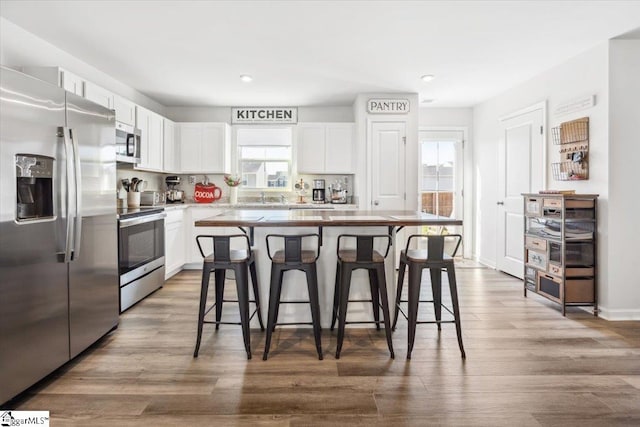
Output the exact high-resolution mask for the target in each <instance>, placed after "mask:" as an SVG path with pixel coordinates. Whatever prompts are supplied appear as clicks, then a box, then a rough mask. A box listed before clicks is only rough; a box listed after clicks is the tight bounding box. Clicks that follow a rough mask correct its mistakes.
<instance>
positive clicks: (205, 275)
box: [193, 266, 211, 357]
mask: <svg viewBox="0 0 640 427" xmlns="http://www.w3.org/2000/svg"><path fill="white" fill-rule="evenodd" d="M210 274H211V270H210V269H209V268H207V267H206V266H204V268H203V270H202V283H201V285H200V311H199V312H198V333H197V337H196V348H195V350H194V352H193V357H198V351H199V350H200V340H201V338H202V326H203V325H204V312H205V310H206V306H207V291H208V290H209V275H210Z"/></svg>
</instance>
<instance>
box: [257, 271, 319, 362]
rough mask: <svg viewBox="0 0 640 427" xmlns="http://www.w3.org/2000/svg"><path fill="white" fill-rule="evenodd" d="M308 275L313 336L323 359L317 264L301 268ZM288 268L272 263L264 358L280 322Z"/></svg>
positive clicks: (265, 358) (267, 355) (267, 354)
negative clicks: (284, 282)
mask: <svg viewBox="0 0 640 427" xmlns="http://www.w3.org/2000/svg"><path fill="white" fill-rule="evenodd" d="M301 270H302V271H304V272H305V274H306V277H307V288H308V290H309V304H310V305H311V319H312V324H313V336H314V339H315V342H316V350H317V352H318V359H320V360H322V343H321V336H320V334H321V330H320V298H319V296H318V273H317V270H316V265H315V263H314V264H308V265H305V266H304V267H303V268H301ZM285 271H286V270H285V269H283V268H282V267H280V266H278V265H277V264H271V281H270V285H269V315H268V318H267V337H266V340H265V344H264V354H263V355H262V360H267V358H268V357H269V349H270V348H271V337H272V336H273V331H274V330H275V328H276V323H277V322H278V313H279V311H280V296H281V294H282V280H283V278H284V272H285Z"/></svg>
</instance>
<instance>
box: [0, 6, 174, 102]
mask: <svg viewBox="0 0 640 427" xmlns="http://www.w3.org/2000/svg"><path fill="white" fill-rule="evenodd" d="M0 64H2V65H4V66H6V67H10V68H14V69H19V68H20V67H23V66H42V67H49V66H58V67H61V68H65V69H67V70H68V71H71V72H72V73H74V74H77V75H78V76H80V77H82V78H83V79H85V80H87V81H90V82H92V83H95V84H97V85H98V86H102V87H103V88H105V89H108V90H110V91H111V92H113V93H116V94H118V95H120V96H123V97H124V98H127V99H129V100H131V101H133V102H135V103H136V104H138V105H141V106H143V107H145V108H148V109H150V110H152V111H155V112H156V113H159V114H162V115H164V106H162V105H161V104H159V103H158V102H156V101H154V100H153V99H151V98H149V97H147V96H145V95H143V94H141V93H140V92H138V91H136V90H134V89H133V88H131V87H129V86H127V85H125V84H123V83H122V82H120V81H118V80H116V79H114V78H112V77H111V76H109V75H108V74H105V73H103V72H102V71H100V70H98V69H97V68H95V67H93V66H91V65H89V64H87V63H86V62H84V61H82V60H80V59H78V58H76V57H74V56H72V55H71V54H69V53H67V52H65V51H63V50H62V49H60V48H58V47H56V46H54V45H52V44H51V43H49V42H47V41H46V40H43V39H41V38H39V37H37V36H35V35H34V34H32V33H30V32H28V31H25V30H24V29H22V28H21V27H19V26H17V25H16V24H14V23H13V22H11V21H8V20H6V19H4V18H2V17H0Z"/></svg>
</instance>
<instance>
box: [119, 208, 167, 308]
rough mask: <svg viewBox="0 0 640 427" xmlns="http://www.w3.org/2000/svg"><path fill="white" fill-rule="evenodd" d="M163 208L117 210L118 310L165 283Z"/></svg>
mask: <svg viewBox="0 0 640 427" xmlns="http://www.w3.org/2000/svg"><path fill="white" fill-rule="evenodd" d="M165 216H166V214H165V213H164V208H163V207H157V206H153V207H141V208H137V209H121V210H119V211H118V270H119V273H120V312H121V313H122V312H123V311H125V310H127V309H128V308H129V307H131V306H132V305H134V304H135V303H137V302H138V301H140V300H141V299H143V298H145V297H146V296H147V295H149V294H150V293H152V292H154V291H155V290H157V289H159V288H161V287H162V285H163V284H164V218H165Z"/></svg>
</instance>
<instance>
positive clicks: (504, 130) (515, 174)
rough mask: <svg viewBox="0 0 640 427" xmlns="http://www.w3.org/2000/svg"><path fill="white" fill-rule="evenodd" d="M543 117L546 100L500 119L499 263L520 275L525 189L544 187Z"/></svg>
mask: <svg viewBox="0 0 640 427" xmlns="http://www.w3.org/2000/svg"><path fill="white" fill-rule="evenodd" d="M544 118H545V104H544V103H541V104H536V105H534V106H532V107H530V108H527V109H525V110H521V111H519V112H516V113H514V114H511V115H509V116H507V117H504V118H502V119H501V120H500V128H501V129H500V131H501V132H500V141H499V147H498V169H499V170H498V198H497V202H496V208H497V215H498V223H497V259H496V267H497V269H498V270H501V271H504V272H505V273H508V274H511V275H512V276H516V277H519V278H521V279H522V278H523V276H524V266H523V254H524V249H523V247H524V212H523V198H522V193H533V192H537V191H540V190H542V189H543V188H544V183H545V175H546V168H545V161H546V160H545V149H544V147H545V138H544Z"/></svg>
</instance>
